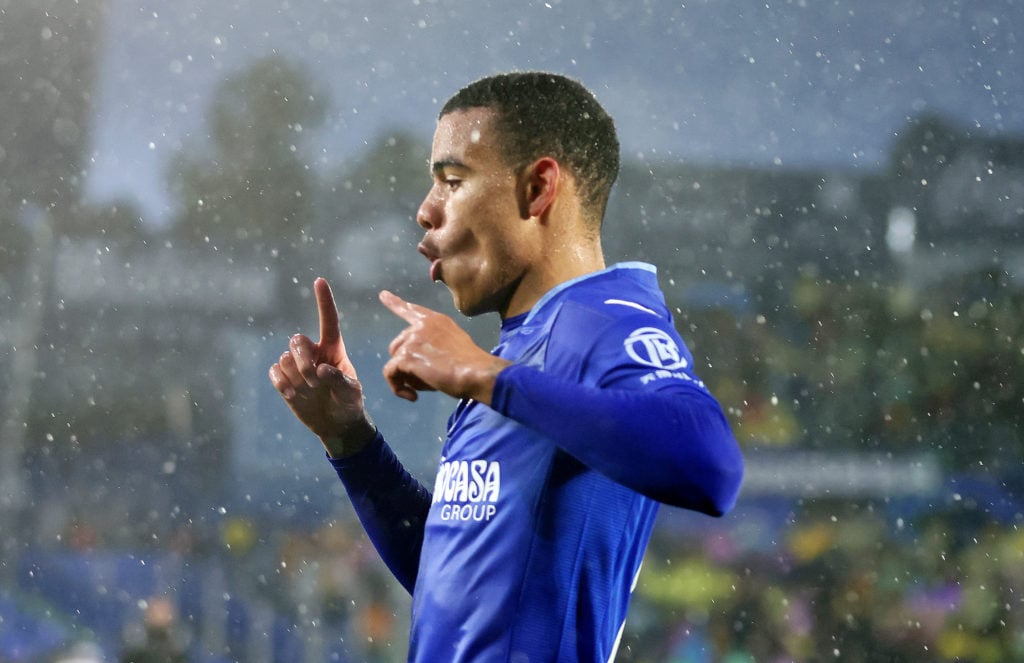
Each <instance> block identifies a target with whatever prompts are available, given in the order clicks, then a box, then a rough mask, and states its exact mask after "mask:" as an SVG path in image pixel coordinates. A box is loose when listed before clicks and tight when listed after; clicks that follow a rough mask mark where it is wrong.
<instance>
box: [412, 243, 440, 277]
mask: <svg viewBox="0 0 1024 663" xmlns="http://www.w3.org/2000/svg"><path fill="white" fill-rule="evenodd" d="M416 249H417V250H418V251H419V252H420V253H421V254H423V257H425V258H426V259H427V260H429V261H430V272H429V273H430V280H431V281H440V280H441V279H442V276H441V255H440V253H439V252H438V251H437V250H436V249H434V248H433V247H432V246H430V245H428V244H427V243H426V242H420V243H419V245H418V246H417V247H416Z"/></svg>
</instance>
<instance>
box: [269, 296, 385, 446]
mask: <svg viewBox="0 0 1024 663" xmlns="http://www.w3.org/2000/svg"><path fill="white" fill-rule="evenodd" d="M313 291H314V293H315V294H316V304H317V311H318V312H319V315H320V341H319V342H317V343H314V342H313V341H312V340H311V339H310V338H309V337H307V336H304V335H302V334H296V335H294V336H292V337H291V339H289V342H288V350H287V351H286V352H284V353H283V354H282V355H281V357H280V359H278V360H277V363H275V364H274V365H273V366H271V367H270V381H271V382H272V383H273V385H274V388H276V389H277V391H278V392H279V393H280V394H281V397H282V398H283V399H284V401H285V403H287V404H288V407H290V408H291V410H292V412H293V413H294V414H295V416H296V417H298V419H299V421H301V422H302V423H303V424H305V425H306V426H307V427H308V428H309V429H310V430H311V431H313V433H314V434H316V435H317V437H319V438H320V441H321V442H322V443H323V445H324V448H325V449H327V453H328V454H329V455H330V456H331V457H333V458H341V457H343V456H348V455H351V454H354V453H356V452H357V451H359V450H360V449H362V448H363V447H364V446H365V445H366V443H367V442H369V441H370V440H371V439H372V438H373V436H374V434H375V432H376V430H375V428H374V425H373V422H372V421H371V420H370V417H369V415H368V414H367V412H366V408H365V406H364V403H363V387H362V385H361V384H360V383H359V378H358V377H357V376H356V369H355V367H354V366H353V365H352V362H351V361H350V360H349V357H348V354H347V353H346V352H345V342H344V340H343V339H342V337H341V327H340V325H339V321H338V307H337V305H336V304H335V303H334V295H333V294H332V293H331V286H330V285H329V284H328V283H327V280H326V279H323V278H318V279H317V280H316V281H314V282H313Z"/></svg>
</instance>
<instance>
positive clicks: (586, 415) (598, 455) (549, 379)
mask: <svg viewBox="0 0 1024 663" xmlns="http://www.w3.org/2000/svg"><path fill="white" fill-rule="evenodd" d="M491 407H493V408H494V409H495V410H496V411H498V412H500V413H501V414H503V415H505V416H507V417H509V418H511V419H513V420H515V421H517V422H519V423H520V424H523V425H525V426H527V427H529V428H532V429H534V430H536V431H538V432H540V433H542V434H544V435H545V436H546V437H548V438H550V439H551V440H552V441H554V443H555V444H557V445H558V446H559V447H561V448H562V449H563V450H565V451H566V452H568V453H570V454H571V455H573V456H574V457H576V458H577V459H578V460H580V461H581V462H582V463H584V464H585V465H587V466H588V467H591V468H593V469H594V470H596V471H598V472H600V473H602V474H604V475H605V476H607V477H609V478H611V479H613V480H615V481H617V482H619V483H621V484H623V485H625V486H628V487H629V488H632V489H633V490H636V491H637V492H639V493H641V494H643V495H646V496H648V497H651V498H653V499H656V500H658V501H660V502H664V503H666V504H671V505H673V506H679V507H683V508H687V509H693V510H696V511H701V512H703V513H707V514H710V515H714V516H719V515H722V514H724V513H725V512H726V511H728V510H729V509H731V508H732V506H733V504H734V503H735V501H736V496H737V493H738V492H739V486H740V481H741V478H742V475H743V460H742V457H741V455H740V451H739V446H738V445H737V443H736V440H735V438H734V437H733V435H732V433H731V431H730V430H729V425H728V423H727V421H726V419H725V416H724V414H723V413H722V410H721V407H720V406H719V405H718V403H717V401H715V399H714V398H713V397H712V396H711V395H710V394H708V393H707V392H706V391H705V390H704V389H703V388H702V387H699V386H697V385H696V384H693V383H687V382H684V383H680V384H674V385H673V386H671V387H669V388H663V389H660V390H657V391H655V390H636V389H615V388H598V387H590V386H584V385H581V384H577V383H573V382H569V381H566V380H564V379H560V378H557V377H553V376H551V375H548V374H546V373H544V372H542V371H539V370H537V369H534V368H531V367H528V366H524V365H513V366H510V367H508V368H506V369H505V370H503V371H502V372H501V373H500V374H499V375H498V380H497V383H496V384H495V388H494V396H493V400H492V404H491Z"/></svg>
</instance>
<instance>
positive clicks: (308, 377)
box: [289, 334, 320, 387]
mask: <svg viewBox="0 0 1024 663" xmlns="http://www.w3.org/2000/svg"><path fill="white" fill-rule="evenodd" d="M289 346H290V347H291V355H292V359H293V360H294V361H295V366H296V368H298V369H299V373H301V374H302V379H303V380H305V381H306V384H308V385H309V386H310V387H317V386H319V385H320V382H319V380H317V377H316V365H317V361H316V349H315V346H314V345H313V341H311V340H309V339H308V338H307V337H305V336H303V335H302V334H295V335H294V336H292V337H291V339H290V341H289Z"/></svg>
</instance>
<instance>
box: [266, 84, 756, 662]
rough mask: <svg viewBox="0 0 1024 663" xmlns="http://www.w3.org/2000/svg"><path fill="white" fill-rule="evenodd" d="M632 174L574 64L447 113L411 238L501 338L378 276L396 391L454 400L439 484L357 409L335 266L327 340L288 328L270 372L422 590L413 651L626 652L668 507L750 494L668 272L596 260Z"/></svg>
mask: <svg viewBox="0 0 1024 663" xmlns="http://www.w3.org/2000/svg"><path fill="white" fill-rule="evenodd" d="M618 168H619V144H618V139H617V137H616V133H615V128H614V124H613V121H612V119H611V118H610V117H609V116H608V114H607V113H606V112H605V111H604V109H603V108H602V107H601V106H600V105H599V104H598V102H597V101H596V100H595V98H594V96H593V94H591V93H590V92H589V91H588V90H587V89H586V88H584V87H583V86H581V85H580V84H579V83H577V82H576V81H573V80H571V79H568V78H565V77H563V76H560V75H555V74H550V73H541V72H533V73H511V74H501V75H496V76H491V77H488V78H484V79H482V80H479V81H477V82H475V83H472V84H470V85H469V86H467V87H465V88H464V89H462V90H460V91H459V92H458V93H457V94H455V96H453V97H452V98H451V99H450V100H449V101H448V102H447V103H446V104H445V106H444V107H443V109H442V110H441V113H440V116H439V118H438V122H437V127H436V132H435V134H434V140H433V145H432V148H431V175H432V178H433V185H432V186H431V188H430V190H429V192H428V193H427V195H426V198H425V199H424V201H423V203H422V205H421V206H420V208H419V211H418V212H417V215H416V221H417V223H418V224H419V225H420V227H421V228H422V229H423V231H424V234H423V240H422V242H420V244H419V251H420V253H422V254H423V256H424V257H425V258H426V259H427V261H428V262H429V268H428V273H429V276H430V278H431V279H432V280H434V281H441V282H443V283H444V284H445V285H446V286H447V287H448V289H449V290H450V291H451V294H452V297H453V298H454V302H455V305H456V307H457V308H458V309H459V311H460V312H462V313H464V314H465V315H477V314H480V313H486V312H491V311H493V312H497V313H498V315H499V316H500V318H501V335H500V342H499V344H498V346H497V347H496V348H495V349H494V350H492V351H491V352H487V351H486V350H484V349H482V348H480V347H478V346H477V345H476V344H475V343H474V342H473V341H472V340H471V339H470V337H469V336H468V335H467V334H466V333H465V332H464V331H463V330H462V329H460V328H459V326H458V325H457V324H456V323H455V321H453V320H452V319H451V318H450V317H448V316H445V315H443V314H440V313H437V312H435V311H432V310H430V309H427V308H425V307H422V306H419V305H417V304H414V303H411V302H407V301H404V300H402V299H401V298H399V297H398V296H396V295H394V294H392V293H390V292H387V291H385V292H382V293H381V294H380V301H381V302H382V304H383V305H384V306H385V307H387V308H388V309H389V310H391V311H392V312H393V313H394V314H395V315H397V316H399V317H400V318H402V319H403V320H404V321H405V322H406V323H408V326H407V327H406V328H405V329H404V330H403V331H402V332H401V333H400V334H399V335H398V336H397V337H396V338H395V339H394V340H393V341H392V342H391V344H390V346H389V348H388V350H389V352H390V359H389V360H388V362H387V363H386V364H385V366H384V376H385V378H386V380H387V382H388V384H389V386H390V387H391V389H392V391H393V392H394V393H395V394H396V395H398V396H400V397H402V398H405V399H407V400H410V401H414V400H416V397H417V393H418V392H419V391H423V390H440V391H442V392H444V393H446V394H449V395H450V396H453V397H455V398H457V399H459V400H458V404H457V406H456V407H455V410H454V412H453V413H452V415H451V417H450V419H449V425H448V431H447V437H446V439H445V441H444V448H443V451H442V455H441V459H440V463H439V466H438V473H437V478H436V481H435V483H434V486H433V490H432V491H431V490H428V489H427V487H424V486H422V485H420V484H419V483H418V482H417V481H416V480H415V479H413V478H412V477H411V476H410V475H409V474H408V473H407V472H406V471H405V470H404V469H403V467H402V465H401V464H400V463H399V461H398V459H397V458H396V457H395V455H394V454H393V453H392V451H391V449H390V448H389V447H388V445H387V444H386V442H385V441H384V438H383V437H382V435H381V432H380V431H379V430H378V429H377V428H376V426H375V425H374V424H373V423H372V421H371V419H370V416H369V415H368V414H367V412H366V410H365V409H364V404H363V396H362V390H361V387H360V383H359V380H358V378H357V376H356V371H355V367H354V366H352V363H351V362H350V361H349V358H348V356H347V355H346V352H345V345H344V342H343V340H342V337H341V333H340V331H339V323H338V312H337V309H336V307H335V302H334V298H333V295H332V294H331V290H330V287H329V286H328V284H327V282H326V281H325V280H323V279H317V280H316V281H315V283H314V290H315V293H316V300H317V306H318V310H319V314H320V340H319V342H316V343H315V342H313V341H312V340H311V339H310V338H308V337H306V336H302V335H295V336H293V337H292V338H291V339H290V342H289V348H288V350H287V351H286V352H285V353H284V354H282V355H281V357H280V359H279V361H278V362H277V363H276V364H274V365H273V366H272V367H271V368H270V379H271V381H272V382H273V384H274V386H275V387H276V388H277V390H278V391H279V392H280V393H281V395H282V397H283V398H284V400H285V402H286V403H287V404H288V405H289V406H290V407H291V409H292V411H293V412H294V414H295V415H296V416H297V417H298V418H299V419H300V420H301V421H302V422H303V423H304V424H306V425H307V426H308V427H309V428H310V429H311V430H312V432H313V433H315V434H316V435H317V436H318V437H319V438H320V440H321V442H322V443H323V445H324V447H325V448H326V450H327V455H328V457H329V459H330V462H331V463H332V464H333V466H334V468H335V470H336V471H337V474H338V476H339V477H340V478H341V481H342V482H343V483H344V485H345V487H346V489H347V492H348V495H349V497H350V499H351V501H352V504H353V505H354V507H355V509H356V511H357V513H358V515H359V517H360V520H361V522H362V523H363V525H364V527H365V528H366V531H367V533H368V535H369V537H370V539H371V540H372V541H373V543H374V545H375V546H376V548H377V550H378V551H379V553H380V555H381V556H382V558H383V559H384V561H385V562H386V563H387V565H388V567H389V568H390V569H391V571H392V572H393V573H394V574H395V576H396V577H397V578H398V580H399V581H400V582H401V583H402V585H403V586H405V588H406V589H408V590H409V591H410V592H412V596H413V603H412V628H411V634H410V646H409V660H411V661H418V662H423V663H438V662H450V661H465V662H469V661H472V662H474V663H479V662H482V661H483V662H490V661H508V662H527V661H528V662H531V663H536V662H538V661H599V662H604V661H609V660H612V659H613V658H614V655H615V650H616V647H617V646H618V640H619V638H620V637H621V632H622V626H623V623H624V621H625V618H626V609H627V605H628V602H629V597H630V593H631V591H632V588H633V585H634V581H635V578H636V576H637V574H638V572H639V569H640V562H641V558H642V557H643V554H644V549H645V547H646V545H647V541H648V538H649V536H650V533H651V528H652V525H653V523H654V517H655V513H656V511H657V509H658V504H659V503H660V502H664V503H666V504H670V505H673V506H677V507H683V508H686V509H693V510H696V511H701V512H704V513H707V514H711V515H716V516H717V515H721V514H723V513H725V512H726V511H727V510H729V509H730V508H731V507H732V505H733V503H734V501H735V498H736V494H737V492H738V490H739V484H740V479H741V476H742V471H743V469H742V467H743V466H742V459H741V456H740V453H739V449H738V446H737V444H736V441H735V439H734V437H733V436H732V433H731V432H730V430H729V426H728V423H727V422H726V419H725V417H724V416H723V413H722V410H721V408H720V407H719V405H718V403H717V402H716V401H715V399H714V398H713V397H712V396H711V394H710V393H709V392H708V390H707V389H706V388H705V386H704V383H703V382H701V381H700V379H699V378H698V377H697V376H696V375H695V374H694V372H693V359H692V357H691V355H690V353H689V351H688V350H687V349H686V347H685V345H684V344H683V342H682V340H681V339H680V337H679V335H678V334H677V332H676V330H675V328H674V327H673V324H672V316H671V314H670V312H669V310H668V309H667V307H666V305H665V300H664V296H663V295H662V293H661V291H660V290H659V288H658V284H657V278H656V274H655V269H654V267H653V266H651V265H647V264H643V263H636V262H633V263H622V264H616V265H612V266H606V265H605V262H604V257H603V254H602V250H601V240H600V227H601V223H602V218H603V216H604V211H605V207H606V204H607V201H608V195H609V192H610V190H611V187H612V183H613V182H614V181H615V178H616V177H617V174H618Z"/></svg>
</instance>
